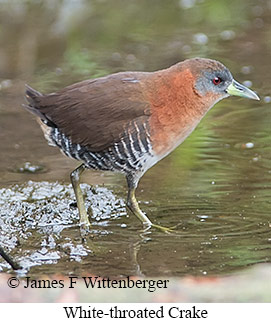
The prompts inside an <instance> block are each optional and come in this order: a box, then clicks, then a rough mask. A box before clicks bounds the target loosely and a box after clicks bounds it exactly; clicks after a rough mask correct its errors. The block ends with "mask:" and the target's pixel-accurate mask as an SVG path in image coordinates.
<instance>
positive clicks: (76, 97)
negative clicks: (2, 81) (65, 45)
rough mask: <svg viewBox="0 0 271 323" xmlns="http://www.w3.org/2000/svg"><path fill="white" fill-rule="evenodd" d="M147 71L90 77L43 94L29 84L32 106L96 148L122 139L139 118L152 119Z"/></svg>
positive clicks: (77, 139)
mask: <svg viewBox="0 0 271 323" xmlns="http://www.w3.org/2000/svg"><path fill="white" fill-rule="evenodd" d="M146 75H147V73H137V72H131V73H118V74H112V75H109V76H107V77H102V78H98V79H93V80H86V81H83V82H80V83H76V84H73V85H71V86H68V87H66V88H64V89H62V90H60V91H59V92H56V93H51V94H48V95H42V94H40V93H39V92H37V91H35V90H33V89H31V88H28V89H27V91H26V98H27V100H28V103H29V105H28V106H26V108H27V109H28V110H30V111H31V112H32V113H34V114H36V115H37V116H38V117H40V118H41V119H43V120H47V121H48V125H51V126H55V127H57V128H59V129H60V131H61V132H63V133H64V134H65V135H66V136H68V137H70V138H71V139H72V141H73V142H74V143H77V144H81V145H84V146H87V147H88V148H89V149H90V150H92V151H100V150H103V149H105V148H107V147H109V146H110V145H112V144H113V143H114V142H117V141H118V140H120V138H121V137H122V135H123V134H124V132H125V131H124V130H125V129H126V130H127V128H128V127H129V125H131V124H132V121H135V122H143V123H147V122H148V116H149V115H150V108H149V104H148V102H146V101H145V98H144V94H143V92H142V83H141V82H142V80H143V79H144V78H145V77H146Z"/></svg>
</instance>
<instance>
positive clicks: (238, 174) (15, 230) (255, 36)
mask: <svg viewBox="0 0 271 323" xmlns="http://www.w3.org/2000/svg"><path fill="white" fill-rule="evenodd" d="M270 15H271V7H270V1H255V0H250V1H247V0H246V1H245V0H243V1H241V0H239V1H233V2H231V5H230V6H229V5H228V3H226V2H222V1H215V0H206V1H190V0H182V1H179V0H178V1H177V0H176V1H170V2H166V1H162V0H161V1H160V0H159V1H157V0H156V1H152V0H151V1H150V0H140V1H129V2H127V1H125V2H124V1H123V0H117V1H114V5H112V1H106V0H105V1H98V0H92V1H88V2H85V1H58V2H52V1H39V2H36V1H27V2H25V1H22V2H12V1H11V2H7V1H0V21H1V29H0V45H1V46H0V151H1V158H0V185H1V187H2V188H3V191H1V198H0V203H1V206H0V208H1V210H0V212H1V216H0V221H1V231H0V241H1V244H2V245H3V246H4V247H5V248H6V249H7V250H9V251H10V253H11V255H12V256H13V257H15V258H16V259H18V260H19V261H20V262H21V263H22V265H23V266H24V267H25V268H27V271H30V273H31V274H33V275H35V274H37V275H38V274H40V273H44V272H46V273H48V274H50V273H56V272H58V273H65V274H72V273H74V274H78V275H80V274H81V273H83V272H91V273H95V274H99V275H101V276H106V275H108V276H109V275H111V276H122V275H149V276H158V275H184V274H188V273H189V274H197V275H205V274H222V273H223V274H225V273H229V272H232V271H235V270H237V269H239V268H243V267H245V266H247V265H250V264H253V263H259V262H267V261H268V262H270V246H271V245H270V243H271V240H270V239H271V232H270V210H271V203H270V196H271V184H270V182H271V181H270V180H271V166H270V159H271V149H270V140H271V137H270V122H271V113H270V112H269V105H270V95H271V93H270V85H269V84H270V82H271V80H270V75H269V73H267V71H268V69H269V65H270V49H271V46H270V45H271V43H270V31H271V25H270ZM198 55H199V56H205V57H210V58H215V59H218V60H221V61H222V62H223V63H225V65H227V66H228V67H229V68H230V69H231V71H232V72H233V75H234V77H235V78H236V79H238V80H240V81H241V82H250V83H253V88H254V89H256V90H257V92H258V93H259V94H260V96H261V97H262V101H261V102H260V103H255V102H252V101H248V100H247V101H245V100H238V99H227V100H224V101H223V102H221V103H219V104H218V105H217V106H216V107H215V109H213V110H212V111H210V113H208V115H207V116H206V117H205V118H204V120H203V121H202V123H201V124H200V125H199V127H198V128H197V129H196V131H195V132H194V133H193V134H192V135H191V136H190V137H189V138H188V139H187V140H186V141H185V143H184V144H182V145H181V146H180V147H179V148H178V149H177V150H175V151H174V152H173V153H172V154H171V155H170V156H168V157H167V158H166V159H164V160H163V161H161V162H160V163H159V164H158V165H156V166H155V167H153V168H152V169H151V170H149V171H148V172H147V174H146V175H145V176H144V177H143V178H142V180H141V182H140V186H139V189H138V194H137V196H138V199H139V200H141V207H142V209H143V210H144V211H146V212H147V213H148V216H149V217H150V218H151V219H152V220H153V221H154V222H155V223H157V224H161V225H164V226H176V225H177V229H176V231H175V232H174V233H172V234H170V235H165V234H163V233H161V232H158V231H156V230H152V231H151V232H144V233H143V232H141V230H140V229H141V226H140V223H138V221H137V219H136V218H135V217H134V216H130V215H129V214H128V213H127V211H126V209H125V207H124V204H123V200H122V199H123V198H125V196H126V186H125V180H124V178H122V176H120V175H114V174H109V173H108V174H107V173H105V174H102V173H98V172H87V173H86V174H85V175H84V177H83V182H86V183H89V184H93V185H97V184H98V185H99V187H101V186H102V185H104V186H105V188H103V187H101V188H100V189H101V192H100V193H102V192H104V191H103V190H106V189H107V190H108V191H107V193H106V196H105V198H101V199H94V200H93V199H91V198H90V202H89V206H90V204H92V205H93V203H97V202H98V201H100V202H101V205H99V204H96V206H95V207H96V211H97V212H98V211H99V210H101V209H103V210H104V212H105V213H103V214H100V215H101V216H100V217H97V218H96V219H95V222H94V226H93V230H92V233H91V235H90V236H89V237H87V238H85V241H82V238H81V236H80V232H79V231H80V230H79V228H78V226H77V218H78V215H77V210H76V209H75V208H72V206H70V203H71V202H72V200H71V196H70V194H71V193H70V192H69V188H68V186H67V185H66V184H64V185H62V184H61V183H63V181H64V182H66V183H68V182H69V172H70V171H71V170H72V169H74V168H75V165H76V164H75V162H74V161H72V160H69V159H67V158H65V157H63V156H62V155H61V154H60V153H59V152H58V150H57V149H54V148H51V147H48V146H47V144H46V142H45V140H44V139H43V137H42V134H41V131H40V129H39V127H38V125H37V124H36V123H35V122H34V120H33V119H32V118H31V117H30V116H29V115H28V114H27V113H26V112H25V111H24V110H23V109H21V108H20V105H21V104H22V103H23V91H24V83H30V84H31V85H33V86H34V87H36V88H37V89H38V90H40V91H54V90H55V89H57V88H61V87H63V86H65V85H67V84H70V83H72V82H75V81H78V80H82V79H86V78H90V77H96V76H101V75H105V74H107V73H111V72H115V71H121V70H147V71H151V70H155V69H160V68H164V67H167V66H169V65H171V64H173V63H175V62H177V61H181V60H182V59H184V58H187V57H193V56H198ZM27 163H28V164H27ZM25 165H28V166H27V167H26V166H25ZM29 165H30V166H29ZM31 166H35V167H37V168H38V169H39V167H42V169H41V171H39V172H35V171H34V172H32V173H31V172H25V171H19V172H18V169H23V170H24V169H26V168H28V169H29V167H30V168H31ZM31 169H32V168H31ZM35 169H36V168H35ZM29 180H32V181H34V182H37V183H40V184H35V185H38V186H39V190H40V191H39V194H38V196H43V198H42V199H40V200H37V199H34V202H35V203H33V196H32V197H31V190H32V189H33V185H34V184H33V183H32V184H28V185H27V183H28V181H29ZM42 181H49V182H50V183H51V184H50V183H42V184H41V182H42ZM56 181H60V184H59V183H56ZM11 184H18V185H19V186H18V187H17V188H16V189H14V187H11V186H10V185H11ZM35 185H34V186H35ZM50 185H52V186H50ZM52 187H55V188H57V187H60V188H61V189H59V190H60V191H57V192H55V191H54V189H52ZM85 187H87V186H85ZM18 189H19V191H20V194H21V195H20V194H17V193H18ZM22 190H24V191H22ZM88 191H89V193H88V194H90V195H91V190H90V189H89V190H88ZM22 192H23V193H22ZM52 192H55V193H54V194H55V195H54V194H53V195H52ZM7 193H8V194H10V195H7V196H8V199H5V198H4V196H5V194H7ZM12 194H13V200H12V197H11V196H12ZM50 194H51V195H50ZM26 195H27V196H28V197H27V198H26V200H25V199H24V198H25V196H26ZM20 196H21V197H22V196H24V198H23V197H22V198H21V199H20V198H19V197H20ZM100 197H101V195H100ZM106 201H109V202H108V204H107V206H106V205H105V204H106ZM112 209H113V210H114V211H113V212H111V211H112ZM56 210H61V211H59V213H56ZM0 268H1V270H2V271H8V266H7V265H6V264H5V263H4V261H2V260H0Z"/></svg>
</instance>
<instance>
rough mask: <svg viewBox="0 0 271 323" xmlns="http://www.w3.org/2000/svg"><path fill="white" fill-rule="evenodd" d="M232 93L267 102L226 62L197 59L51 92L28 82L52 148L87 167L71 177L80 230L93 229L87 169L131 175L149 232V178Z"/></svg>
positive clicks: (130, 200) (30, 100) (131, 202)
mask: <svg viewBox="0 0 271 323" xmlns="http://www.w3.org/2000/svg"><path fill="white" fill-rule="evenodd" d="M228 96H239V97H244V98H248V99H254V100H260V98H259V97H258V95H257V94H256V93H255V92H253V91H252V90H250V89H249V88H247V87H246V86H244V85H242V84H240V83H238V82H237V81H236V80H235V79H234V78H233V76H232V74H231V72H230V71H229V69H228V68H226V67H225V66H224V65H223V64H222V63H220V62H218V61H216V60H213V59H208V58H198V57H196V58H191V59H186V60H184V61H182V62H179V63H177V64H174V65H173V66H170V67H169V68H166V69H162V70H158V71H154V72H138V71H133V72H118V73H114V74H110V75H107V76H104V77H99V78H94V79H89V80H83V81H81V82H78V83H75V84H72V85H69V86H67V87H65V88H63V89H60V90H58V91H56V92H53V93H49V94H42V93H40V92H39V91H37V90H35V89H33V88H31V87H30V86H28V85H26V91H25V97H26V102H27V104H25V105H23V106H24V108H26V109H27V110H28V111H30V112H31V113H33V114H34V115H35V116H36V117H37V119H38V122H39V124H40V126H41V129H42V131H43V133H44V136H45V138H46V139H47V141H48V143H49V145H52V146H57V147H58V148H59V149H60V150H61V151H62V152H63V153H64V154H65V155H67V156H68V157H71V158H73V159H76V160H78V161H80V162H81V164H80V166H78V167H77V168H76V169H75V170H73V171H72V172H71V174H70V179H71V183H72V187H73V189H74V193H75V197H76V202H77V207H78V210H79V216H80V225H81V226H82V227H84V228H90V227H91V224H90V220H89V215H88V214H87V211H86V208H85V204H84V203H85V202H84V198H83V194H82V191H81V188H80V175H81V174H82V173H83V171H85V170H86V169H94V170H100V171H112V172H118V173H122V174H124V175H125V176H126V180H127V185H128V195H127V203H126V205H127V206H128V208H129V209H130V210H131V211H132V213H133V214H135V215H136V216H137V218H138V219H139V220H140V221H141V222H142V224H143V227H145V228H150V227H157V228H160V229H162V230H163V229H165V231H166V230H167V229H168V228H166V227H162V226H159V225H157V224H155V223H153V222H152V221H151V220H150V219H149V218H148V216H147V215H146V214H145V213H144V212H143V211H142V210H141V209H140V207H139V204H138V202H137V199H136V196H135V191H136V188H137V186H138V183H139V180H140V178H141V177H142V176H143V175H144V173H145V172H146V171H147V170H148V169H150V168H151V167H152V166H154V165H155V164H156V163H157V162H159V161H160V160H161V159H162V158H164V157H165V156H167V155H168V154H169V153H170V152H172V151H173V150H174V149H175V148H176V147H177V146H179V145H180V144H181V143H182V142H183V141H184V140H185V139H186V138H187V136H188V135H189V134H190V133H191V132H192V131H193V130H194V129H195V127H196V126H197V125H198V123H199V122H200V121H201V119H202V118H203V117H204V115H205V114H206V113H207V112H208V110H210V109H211V108H212V107H213V105H214V104H215V103H217V102H218V101H220V100H221V99H224V98H226V97H228Z"/></svg>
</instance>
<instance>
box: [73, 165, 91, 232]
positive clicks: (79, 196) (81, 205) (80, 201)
mask: <svg viewBox="0 0 271 323" xmlns="http://www.w3.org/2000/svg"><path fill="white" fill-rule="evenodd" d="M85 169H86V166H85V165H84V164H82V165H80V166H79V167H77V168H76V169H75V170H74V171H72V172H71V175H70V177H71V182H72V187H73V190H74V194H75V197H76V202H77V207H78V210H79V215H80V225H82V226H83V227H89V226H90V222H89V219H88V215H87V211H86V207H85V202H84V197H83V193H82V191H81V188H80V183H79V181H80V175H81V174H82V173H83V171H84V170H85Z"/></svg>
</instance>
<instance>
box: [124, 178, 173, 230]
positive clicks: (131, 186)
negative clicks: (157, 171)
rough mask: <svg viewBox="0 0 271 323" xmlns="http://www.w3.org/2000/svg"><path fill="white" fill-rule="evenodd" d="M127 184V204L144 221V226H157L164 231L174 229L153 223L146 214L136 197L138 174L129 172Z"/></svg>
mask: <svg viewBox="0 0 271 323" xmlns="http://www.w3.org/2000/svg"><path fill="white" fill-rule="evenodd" d="M126 179H127V184H128V197H127V206H128V207H129V209H130V210H131V211H132V212H133V213H134V215H136V216H137V217H138V219H139V220H140V221H141V222H142V224H143V226H145V227H146V228H147V229H148V228H150V227H154V228H157V229H159V230H162V231H164V232H169V231H172V229H170V228H166V227H163V226H160V225H157V224H153V223H152V222H151V220H150V219H149V218H148V217H147V215H146V214H144V213H143V212H142V211H141V210H140V208H139V205H138V203H137V200H136V197H135V191H136V188H137V184H138V179H139V178H137V177H136V176H133V175H131V174H128V175H127V176H126Z"/></svg>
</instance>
